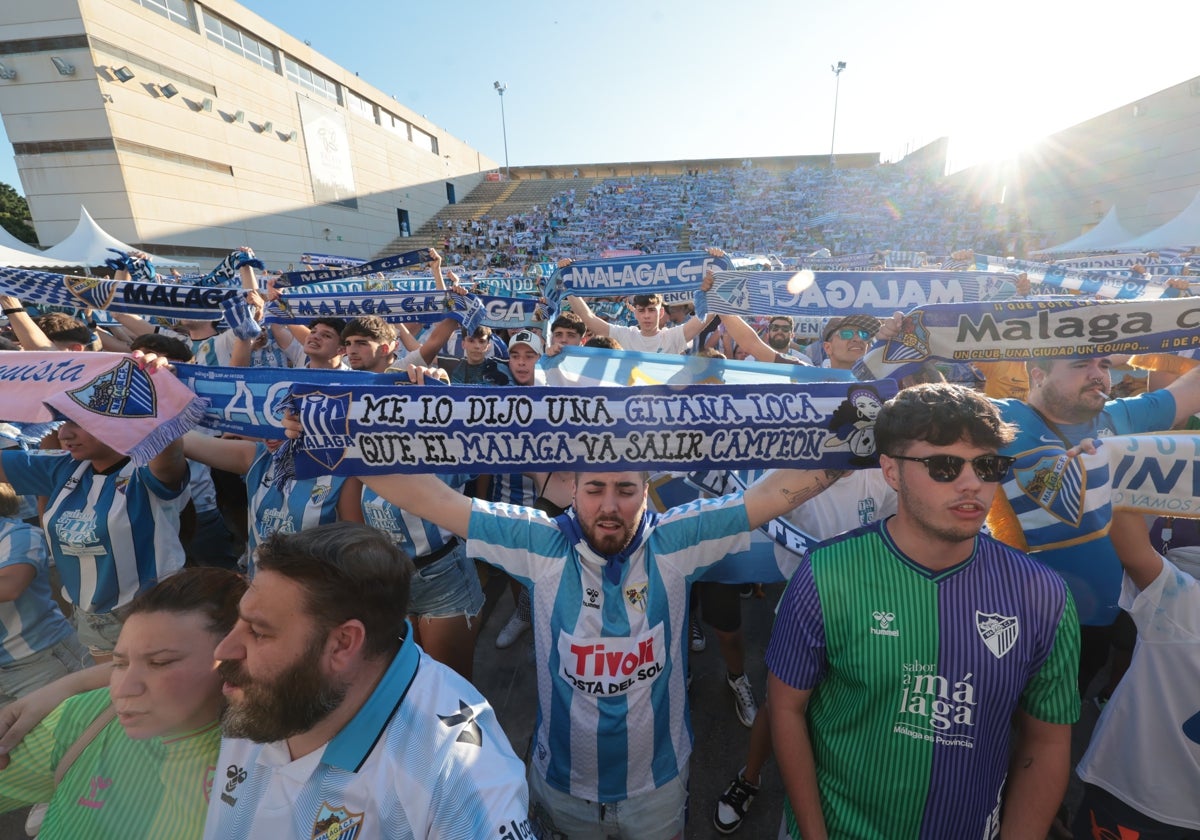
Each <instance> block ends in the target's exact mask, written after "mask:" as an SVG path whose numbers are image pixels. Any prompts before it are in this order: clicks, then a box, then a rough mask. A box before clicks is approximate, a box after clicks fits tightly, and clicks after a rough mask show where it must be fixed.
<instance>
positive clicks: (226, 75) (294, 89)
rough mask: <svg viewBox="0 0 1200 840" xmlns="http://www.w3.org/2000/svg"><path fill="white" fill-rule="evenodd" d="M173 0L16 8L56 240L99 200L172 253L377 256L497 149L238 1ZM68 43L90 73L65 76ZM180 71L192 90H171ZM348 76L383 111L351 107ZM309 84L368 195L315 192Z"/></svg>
mask: <svg viewBox="0 0 1200 840" xmlns="http://www.w3.org/2000/svg"><path fill="white" fill-rule="evenodd" d="M157 2H158V4H159V5H160V6H165V5H168V4H167V3H166V2H165V0H157ZM170 5H174V6H176V7H179V6H181V5H182V6H183V8H185V9H186V10H187V11H188V14H189V21H188V24H187V25H185V24H183V23H180V22H177V21H175V20H170V19H168V18H167V17H166V16H164V15H163V14H160V13H158V12H156V11H154V10H152V9H150V8H145V7H144V6H143V5H140V4H139V2H138V0H38V2H37V3H14V4H12V5H11V6H9V7H8V8H6V10H5V14H4V16H3V22H2V23H0V62H3V63H4V65H5V66H6V67H7V68H10V69H12V70H15V71H16V77H15V78H13V79H11V80H4V79H0V114H2V115H3V118H4V125H5V129H6V131H7V132H8V136H9V139H10V141H11V142H12V143H13V147H14V151H15V152H16V159H17V168H18V172H19V174H20V178H21V187H22V189H23V192H24V193H25V195H26V197H27V199H28V200H29V205H30V210H31V213H32V215H33V221H34V225H35V227H36V228H37V231H38V236H39V238H40V239H41V241H42V242H43V243H49V244H53V243H55V242H58V241H59V240H61V239H62V238H63V237H65V236H66V235H67V234H69V233H70V232H71V231H72V230H73V229H74V227H75V224H76V221H77V220H78V217H79V206H80V204H83V205H84V206H86V207H87V208H88V210H89V212H90V213H91V214H92V216H93V217H94V218H95V219H96V221H97V222H98V223H99V224H100V225H101V226H102V227H104V228H105V229H106V230H108V231H109V232H110V233H112V234H113V235H114V236H116V237H118V238H120V239H122V240H124V241H127V242H131V243H137V244H141V245H144V246H145V247H147V248H148V249H151V250H154V251H156V252H158V253H161V254H164V255H167V256H170V255H173V254H179V255H189V256H198V257H199V256H203V257H207V256H216V255H219V254H223V253H225V252H228V251H229V250H230V249H231V248H234V247H236V246H238V245H242V244H250V245H252V246H253V247H254V248H255V250H256V251H257V252H258V253H259V254H260V256H262V257H263V258H265V259H267V260H268V261H270V262H273V263H276V264H279V263H284V264H286V263H288V262H291V261H294V260H295V259H296V258H297V256H298V255H299V254H300V252H302V251H305V250H319V251H327V252H331V253H338V254H344V255H348V256H358V257H368V256H370V255H373V254H375V253H377V252H378V251H380V250H381V249H382V248H383V247H384V246H385V245H387V244H388V243H389V242H390V241H391V240H392V239H393V238H394V237H396V236H397V234H398V233H399V224H398V216H397V209H398V208H403V209H404V210H406V211H408V213H409V223H410V229H411V230H413V231H415V230H416V229H417V228H419V227H420V226H421V224H422V223H424V221H425V220H426V219H428V218H430V217H431V216H432V215H433V214H434V213H436V212H437V210H438V209H440V208H441V207H443V206H445V205H446V203H447V195H446V184H447V183H452V184H454V188H455V192H456V195H457V196H459V197H461V196H464V195H466V194H467V193H469V192H470V191H471V189H473V188H474V187H475V186H476V185H477V184H478V183H479V182H480V181H481V180H482V179H483V177H484V174H485V172H486V171H487V170H490V169H495V168H496V166H497V164H496V162H495V161H493V160H491V159H490V158H488V157H486V156H484V155H482V154H481V153H480V152H478V151H477V150H475V149H473V148H471V147H470V146H468V145H467V144H466V143H464V142H462V141H461V140H458V139H457V138H455V137H452V136H451V135H449V134H448V133H446V132H445V131H443V130H441V129H440V128H438V127H437V126H436V125H434V124H432V123H430V122H429V121H428V120H426V119H424V118H423V117H421V116H419V115H417V114H415V113H413V112H412V111H410V110H409V109H407V108H405V107H404V106H402V105H400V103H398V102H396V101H395V100H393V99H392V98H391V97H390V96H388V95H386V94H384V93H383V92H382V91H380V90H378V89H377V88H374V87H372V86H371V85H369V84H366V83H365V82H363V81H362V80H361V79H359V78H358V77H357V76H355V75H354V74H353V73H351V72H349V71H347V70H345V69H344V68H342V67H339V66H338V65H336V64H334V63H333V62H331V61H329V60H328V59H326V58H324V57H323V56H321V55H320V54H319V53H317V52H315V51H314V50H312V49H311V48H310V47H308V46H306V45H305V44H304V43H303V42H301V41H298V40H296V39H295V38H292V37H291V36H289V35H287V34H286V33H284V32H282V31H281V30H279V29H278V27H275V26H272V25H271V24H270V23H268V22H267V21H265V20H263V19H262V18H260V17H258V16H257V15H254V14H253V13H252V12H250V11H249V10H247V9H245V8H243V7H242V6H240V5H238V4H237V3H234V2H231V0H204V2H203V3H199V2H194V0H182V3H181V0H174V2H173V3H172V4H170ZM202 10H207V11H209V12H211V13H213V14H215V15H217V16H218V17H220V18H223V19H224V20H225V21H227V22H228V23H231V24H233V25H234V26H235V27H236V28H237V29H238V30H240V31H242V32H245V33H247V34H249V35H251V36H253V37H254V38H255V39H256V40H257V41H258V42H260V43H262V44H265V45H268V46H270V47H271V48H273V49H274V51H275V65H276V66H275V69H268V68H266V67H263V66H261V65H260V64H257V63H254V62H253V61H251V60H250V59H248V58H246V57H245V56H243V55H240V54H237V53H235V52H233V51H231V50H230V49H228V48H226V46H224V45H223V44H221V43H216V42H214V41H213V40H211V39H210V38H209V37H208V36H207V34H206V32H205V28H204V25H203V22H202V18H201V14H202ZM285 55H286V56H290V57H292V58H293V59H295V60H296V61H297V62H299V63H301V64H303V65H306V66H307V68H309V69H311V70H314V71H316V72H317V73H319V74H320V75H321V76H323V77H325V78H326V79H327V80H329V81H330V82H332V83H333V84H334V85H336V89H337V93H338V96H339V98H340V100H341V101H340V102H334V101H331V100H329V99H326V98H324V97H322V96H321V95H319V94H317V93H314V92H312V91H310V90H308V89H306V88H305V87H303V86H301V85H300V84H298V83H296V82H295V81H292V80H291V79H289V78H287V76H285V75H284V73H283V72H282V68H283V60H284V56H285ZM52 56H54V57H58V58H60V59H62V60H63V61H65V62H67V63H69V64H70V65H72V66H73V67H74V68H75V70H74V73H73V74H72V75H61V74H60V72H59V70H58V69H56V67H55V65H54V63H53V62H52V60H51V57H52ZM126 67H127V68H128V69H129V70H130V71H132V72H133V74H134V75H133V78H132V79H129V80H128V81H124V82H122V81H121V80H120V79H118V78H117V77H116V76H115V75H114V71H115V70H117V69H120V68H126ZM168 84H170V85H171V86H173V87H174V89H175V90H176V91H177V94H175V95H173V96H169V97H168V96H166V95H164V92H163V87H164V86H166V85H168ZM350 92H353V93H354V94H355V95H357V96H358V97H360V98H361V100H364V101H365V102H366V103H367V107H368V108H369V110H370V114H369V116H364V114H363V113H361V112H360V111H358V110H354V109H352V108H350V107H347V106H348V104H349V101H350V97H349V94H350ZM301 98H307V99H310V100H313V101H315V102H318V103H320V104H322V105H325V106H327V107H329V108H332V109H334V110H335V111H337V112H338V113H339V114H340V115H341V118H342V120H343V121H344V123H345V126H346V137H347V140H348V144H349V156H350V160H351V162H352V167H353V177H354V187H355V190H354V195H353V196H352V201H349V202H327V203H317V202H316V201H315V199H314V190H313V185H312V181H311V178H310V167H309V161H308V156H307V154H306V144H307V143H311V142H316V138H311V137H306V136H305V131H304V128H303V126H302V125H301V118H300V105H299V100H300V99H301ZM206 100H207V101H208V102H210V103H211V110H206V105H205V102H206ZM239 112H240V113H241V114H242V115H243V117H242V119H241V121H237V120H236V116H237V114H238V113H239ZM389 116H391V117H395V118H396V119H395V120H394V121H393V120H391V119H388V117H389ZM381 119H382V120H383V121H385V122H387V124H388V125H389V126H391V125H393V124H394V126H395V127H394V128H385V127H384V126H383V125H381V124H380V121H381ZM268 123H269V124H270V128H271V130H269V131H267V130H265V129H266V128H267V124H268ZM293 131H295V132H296V135H295V137H294V139H293V137H292V134H291V132H293ZM410 132H411V134H410ZM410 136H411V137H412V138H414V139H410ZM427 138H433V139H432V140H429V139H427ZM421 141H424V145H422V142H421ZM430 146H432V148H430ZM347 204H351V205H353V204H356V205H357V206H347ZM201 262H204V260H201Z"/></svg>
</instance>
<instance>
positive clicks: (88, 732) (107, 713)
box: [54, 703, 117, 787]
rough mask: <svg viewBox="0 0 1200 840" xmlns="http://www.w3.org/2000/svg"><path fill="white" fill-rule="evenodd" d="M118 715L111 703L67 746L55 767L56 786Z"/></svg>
mask: <svg viewBox="0 0 1200 840" xmlns="http://www.w3.org/2000/svg"><path fill="white" fill-rule="evenodd" d="M116 716H117V710H116V709H115V708H113V704H112V703H109V704H108V705H107V706H105V707H104V708H103V709H101V710H100V714H98V715H96V719H95V720H93V721H92V723H91V725H90V726H88V728H87V729H85V730H83V732H82V733H81V734H80V736H79V737H78V738H76V739H75V743H73V744H71V746H69V747H67V751H66V752H65V753H63V757H62V758H60V759H59V760H58V766H57V767H55V768H54V786H55V787H58V786H59V785H60V784H62V780H63V777H64V776H66V775H67V771H68V770H70V769H71V765H72V764H74V763H75V760H76V759H77V758H79V756H80V755H81V754H82V753H83V751H84V750H86V749H87V747H88V744H90V743H92V741H94V740H96V736H97V735H99V734H100V730H101V729H103V728H104V727H106V726H108V724H109V723H111V722H112V721H113V720H114V719H115V718H116Z"/></svg>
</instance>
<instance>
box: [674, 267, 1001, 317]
mask: <svg viewBox="0 0 1200 840" xmlns="http://www.w3.org/2000/svg"><path fill="white" fill-rule="evenodd" d="M796 277H797V275H796V274H794V273H792V272H780V271H721V272H717V273H716V274H714V275H713V285H712V288H711V289H710V290H709V291H707V292H697V293H696V295H695V300H696V313H697V314H698V315H703V314H705V313H716V314H719V315H723V314H730V315H787V316H790V317H805V316H809V317H821V318H827V317H829V316H831V315H849V314H851V313H855V312H865V313H870V314H872V315H876V316H878V317H880V318H886V317H888V316H890V315H891V314H892V313H893V312H895V311H896V310H908V309H911V308H913V307H915V306H925V305H928V304H932V303H964V302H973V301H981V300H987V299H989V298H991V297H994V296H996V295H997V294H999V293H1000V292H1001V291H1002V289H1003V288H1004V287H1005V286H1006V285H1008V286H1011V285H1012V283H1013V281H1014V280H1015V279H1016V278H1015V277H1013V276H1009V275H1000V274H985V273H983V272H978V271H813V272H808V274H807V275H805V274H803V273H801V275H800V276H799V281H798V284H797V285H798V286H799V288H798V290H797V291H790V290H789V288H788V284H789V283H791V282H792V281H793V279H794V278H796Z"/></svg>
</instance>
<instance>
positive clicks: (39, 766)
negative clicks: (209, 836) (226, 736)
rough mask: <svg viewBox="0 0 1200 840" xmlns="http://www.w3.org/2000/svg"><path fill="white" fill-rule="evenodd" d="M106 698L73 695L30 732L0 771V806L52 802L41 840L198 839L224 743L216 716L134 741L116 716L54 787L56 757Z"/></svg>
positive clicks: (97, 693)
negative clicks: (182, 730) (198, 725)
mask: <svg viewBox="0 0 1200 840" xmlns="http://www.w3.org/2000/svg"><path fill="white" fill-rule="evenodd" d="M108 703H109V695H108V689H107V688H101V689H97V690H96V691H89V692H88V693H86V694H80V695H79V696H77V697H72V698H71V699H70V700H67V701H66V702H65V703H63V704H62V705H60V706H59V707H58V708H57V709H55V710H54V711H53V712H51V713H50V714H49V715H48V716H47V717H46V719H45V720H44V721H42V722H41V723H40V724H38V726H37V727H36V728H35V729H34V730H33V731H32V732H30V733H29V734H28V735H27V736H26V737H25V740H24V741H22V742H21V744H20V745H19V746H18V747H17V748H16V749H15V750H13V752H12V763H11V764H10V765H9V766H8V769H6V770H4V771H2V772H0V811H11V810H13V809H15V808H20V807H22V806H25V805H32V804H34V803H36V802H49V803H50V810H49V811H48V812H47V813H46V819H45V822H44V823H42V831H41V834H39V835H38V836H39V837H40V838H42V840H57V839H58V838H62V839H63V840H80V838H109V837H112V838H117V837H120V838H139V837H144V838H171V840H187V838H199V837H201V836H202V835H203V833H204V815H205V812H206V811H207V810H208V797H209V794H210V793H211V791H212V785H213V773H214V772H215V770H216V762H217V753H218V751H219V749H220V744H221V730H220V726H219V725H218V721H215V720H214V721H213V722H212V723H211V724H209V725H208V726H205V727H203V728H202V729H198V730H196V731H195V732H189V733H186V734H184V735H179V736H175V737H172V738H148V739H145V740H138V741H135V740H133V739H132V738H130V737H128V736H127V735H126V734H125V730H124V728H123V727H122V726H121V724H120V722H119V721H117V720H115V719H114V720H113V721H111V722H110V723H109V724H108V725H107V726H105V727H104V729H102V730H101V731H100V734H98V735H97V736H96V738H95V740H93V741H92V742H91V743H90V744H89V745H88V746H87V748H86V749H85V750H84V751H83V754H82V755H80V756H79V758H78V759H76V760H75V763H74V764H72V765H71V769H70V770H68V771H67V775H66V777H65V778H64V779H63V780H62V784H60V785H59V786H58V789H57V790H56V789H55V787H54V770H55V768H56V767H57V766H58V762H59V760H60V759H61V758H62V756H63V754H64V753H65V752H66V751H67V750H68V749H70V747H71V745H72V744H73V743H75V741H76V740H77V739H78V738H79V736H80V735H81V734H83V731H84V730H85V729H87V728H88V726H89V725H90V724H91V723H92V721H94V720H95V719H96V717H97V716H98V715H99V714H100V713H101V712H102V711H103V710H104V708H105V707H106V706H107V705H108Z"/></svg>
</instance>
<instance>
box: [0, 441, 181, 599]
mask: <svg viewBox="0 0 1200 840" xmlns="http://www.w3.org/2000/svg"><path fill="white" fill-rule="evenodd" d="M0 458H3V461H2V463H3V465H4V472H5V475H7V476H8V480H9V483H11V484H12V486H13V487H14V488H15V489H16V490H17V492H18V493H29V494H35V495H38V496H47V497H49V498H50V501H49V503H48V504H47V506H46V513H45V516H44V517H43V519H42V521H43V523H44V525H45V530H46V540H47V542H48V543H49V545H50V553H51V556H52V557H53V558H54V564H55V565H56V566H57V567H58V571H59V574H60V575H61V576H62V581H63V588H64V589H66V591H67V597H68V598H69V599H70V600H71V602H72V603H73V604H75V605H76V606H79V607H82V608H83V609H85V610H87V611H88V612H94V613H106V612H111V611H112V610H114V609H116V608H117V607H123V606H125V605H126V604H128V603H129V602H130V601H132V600H133V596H134V595H136V594H137V593H138V592H140V591H141V590H143V589H145V588H147V587H149V586H151V585H152V584H154V583H155V582H156V581H158V580H159V579H161V578H164V577H166V576H167V575H169V574H171V573H172V572H176V571H178V570H179V569H181V568H183V561H184V552H183V546H182V545H181V544H180V542H179V514H180V512H181V511H182V510H183V508H184V506H185V505H186V504H187V502H188V499H189V498H190V494H189V493H188V490H187V485H186V484H185V485H184V486H183V487H182V488H180V489H179V490H172V489H170V488H168V487H167V486H166V485H164V484H163V483H162V482H160V481H159V480H158V479H157V478H155V477H154V475H153V474H152V473H151V472H150V468H149V467H135V466H134V465H133V463H132V462H131V461H125V462H124V464H122V465H119V466H118V467H117V468H114V469H113V470H111V471H109V472H108V473H107V474H106V473H99V472H96V471H95V470H94V469H93V468H92V462H91V461H76V460H75V459H74V458H72V457H71V456H70V454H68V453H66V452H37V453H34V452H18V451H15V450H9V451H7V452H4V453H0Z"/></svg>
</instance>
